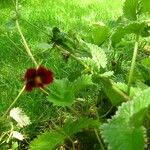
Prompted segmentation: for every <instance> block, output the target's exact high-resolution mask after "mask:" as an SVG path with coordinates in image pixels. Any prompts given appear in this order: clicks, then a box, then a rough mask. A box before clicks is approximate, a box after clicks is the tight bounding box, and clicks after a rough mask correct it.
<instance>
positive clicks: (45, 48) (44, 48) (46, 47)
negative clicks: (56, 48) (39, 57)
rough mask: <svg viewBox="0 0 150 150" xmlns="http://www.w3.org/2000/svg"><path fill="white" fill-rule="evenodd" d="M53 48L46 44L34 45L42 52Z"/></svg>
mask: <svg viewBox="0 0 150 150" xmlns="http://www.w3.org/2000/svg"><path fill="white" fill-rule="evenodd" d="M52 47H53V46H52V45H50V44H48V43H38V44H37V45H36V48H37V49H42V50H47V49H51V48H52Z"/></svg>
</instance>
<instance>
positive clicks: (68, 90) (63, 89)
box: [48, 79, 74, 107]
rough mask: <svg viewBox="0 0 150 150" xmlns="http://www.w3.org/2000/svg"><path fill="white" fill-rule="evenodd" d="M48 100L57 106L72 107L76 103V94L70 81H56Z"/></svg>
mask: <svg viewBox="0 0 150 150" xmlns="http://www.w3.org/2000/svg"><path fill="white" fill-rule="evenodd" d="M48 100H49V101H50V102H52V103H53V104H54V105H57V106H62V107H65V106H71V105H72V103H73V101H74V92H73V90H72V86H71V83H70V82H69V81H68V79H62V80H56V79H55V81H54V83H53V84H52V85H51V87H50V95H49V96H48Z"/></svg>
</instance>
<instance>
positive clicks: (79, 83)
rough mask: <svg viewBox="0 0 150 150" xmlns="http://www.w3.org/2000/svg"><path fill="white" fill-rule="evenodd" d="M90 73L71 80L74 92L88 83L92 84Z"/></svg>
mask: <svg viewBox="0 0 150 150" xmlns="http://www.w3.org/2000/svg"><path fill="white" fill-rule="evenodd" d="M93 84H94V83H93V82H92V76H91V75H82V76H80V77H79V78H77V79H76V80H75V81H73V82H72V87H73V91H74V92H75V93H76V92H78V91H80V90H82V89H84V88H85V87H87V86H89V85H93Z"/></svg>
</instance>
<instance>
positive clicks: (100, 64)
mask: <svg viewBox="0 0 150 150" xmlns="http://www.w3.org/2000/svg"><path fill="white" fill-rule="evenodd" d="M86 45H87V47H88V48H89V49H90V52H91V58H90V57H81V60H82V61H83V62H84V63H86V64H87V65H88V66H89V67H90V68H91V69H92V70H93V71H98V70H100V68H105V67H106V65H107V57H106V54H105V52H104V50H103V49H101V48H100V47H98V46H97V45H94V44H90V43H86Z"/></svg>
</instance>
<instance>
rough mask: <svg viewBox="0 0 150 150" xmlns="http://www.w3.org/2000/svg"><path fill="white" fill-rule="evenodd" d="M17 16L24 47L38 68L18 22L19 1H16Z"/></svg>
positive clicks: (17, 24) (17, 25)
mask: <svg viewBox="0 0 150 150" xmlns="http://www.w3.org/2000/svg"><path fill="white" fill-rule="evenodd" d="M16 14H17V18H16V27H17V30H18V32H19V34H20V36H21V38H22V41H23V45H24V48H25V50H26V52H27V54H28V55H29V57H30V58H31V60H32V61H33V63H34V64H35V66H36V67H38V63H37V62H36V60H35V58H34V57H33V55H32V53H31V50H30V48H29V46H28V44H27V41H26V39H25V37H24V35H23V33H22V31H21V28H20V25H19V20H18V0H16Z"/></svg>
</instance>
